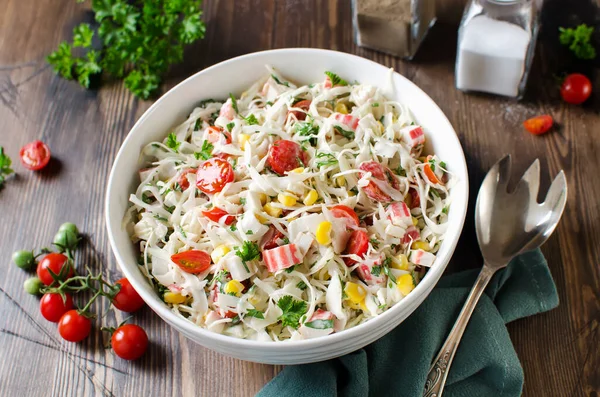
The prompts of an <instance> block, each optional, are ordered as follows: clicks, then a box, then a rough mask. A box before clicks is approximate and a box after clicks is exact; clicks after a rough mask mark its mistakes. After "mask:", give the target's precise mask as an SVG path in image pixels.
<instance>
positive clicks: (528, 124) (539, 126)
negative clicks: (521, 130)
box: [523, 114, 553, 135]
mask: <svg viewBox="0 0 600 397" xmlns="http://www.w3.org/2000/svg"><path fill="white" fill-rule="evenodd" d="M552 124H553V121H552V117H551V116H548V115H547V114H545V115H543V116H537V117H533V118H530V119H528V120H525V121H524V122H523V126H525V129H526V130H527V131H529V132H531V133H532V134H533V135H541V134H544V133H546V132H548V130H550V128H552Z"/></svg>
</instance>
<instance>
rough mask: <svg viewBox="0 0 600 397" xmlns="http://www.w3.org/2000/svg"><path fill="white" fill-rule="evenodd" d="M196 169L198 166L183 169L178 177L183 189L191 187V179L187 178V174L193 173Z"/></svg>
mask: <svg viewBox="0 0 600 397" xmlns="http://www.w3.org/2000/svg"><path fill="white" fill-rule="evenodd" d="M196 171H197V170H196V168H188V169H185V170H183V171H181V174H179V178H177V183H178V184H179V186H180V187H181V190H186V189H187V188H188V187H190V181H189V180H188V179H187V174H192V173H194V172H196Z"/></svg>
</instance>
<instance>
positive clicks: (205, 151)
mask: <svg viewBox="0 0 600 397" xmlns="http://www.w3.org/2000/svg"><path fill="white" fill-rule="evenodd" d="M214 148H215V147H214V146H213V144H212V143H210V142H209V141H204V142H202V147H201V148H200V151H199V152H195V153H194V157H195V158H196V160H200V159H202V160H208V159H209V158H211V157H212V151H213V149H214Z"/></svg>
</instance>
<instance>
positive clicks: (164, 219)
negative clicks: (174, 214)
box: [154, 215, 169, 222]
mask: <svg viewBox="0 0 600 397" xmlns="http://www.w3.org/2000/svg"><path fill="white" fill-rule="evenodd" d="M154 218H155V219H158V220H159V221H162V222H168V221H169V220H168V219H167V218H165V217H164V216H160V215H154Z"/></svg>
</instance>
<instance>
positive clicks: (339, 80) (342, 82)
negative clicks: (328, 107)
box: [325, 72, 348, 87]
mask: <svg viewBox="0 0 600 397" xmlns="http://www.w3.org/2000/svg"><path fill="white" fill-rule="evenodd" d="M325 74H326V75H327V76H328V77H329V80H331V86H332V87H335V86H336V85H348V82H347V81H346V80H344V79H342V78H341V77H340V76H338V75H337V74H335V73H333V72H325Z"/></svg>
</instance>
